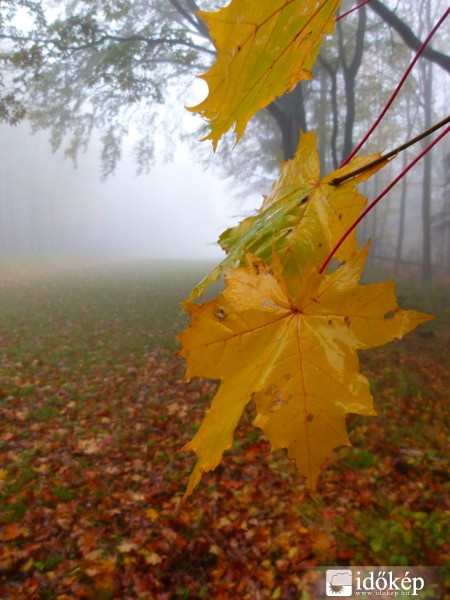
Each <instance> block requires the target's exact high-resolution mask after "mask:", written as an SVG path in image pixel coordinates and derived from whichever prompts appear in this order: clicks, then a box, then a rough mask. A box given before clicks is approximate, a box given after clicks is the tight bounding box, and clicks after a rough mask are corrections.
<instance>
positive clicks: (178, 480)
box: [0, 261, 450, 600]
mask: <svg viewBox="0 0 450 600" xmlns="http://www.w3.org/2000/svg"><path fill="white" fill-rule="evenodd" d="M207 268H208V265H206V264H204V263H187V262H181V263H172V262H163V263H156V262H150V261H141V262H133V263H125V262H124V263H116V264H108V263H105V264H103V265H102V264H90V263H89V262H87V263H86V264H84V265H83V266H82V268H80V267H77V266H76V265H75V264H73V263H72V262H67V261H56V262H55V261H53V262H52V261H48V262H42V261H40V262H33V263H30V262H29V261H19V262H17V261H15V262H14V263H11V262H10V261H9V262H3V263H0V282H1V283H2V285H1V288H0V305H1V316H0V376H1V381H0V419H1V420H0V526H1V530H0V598H2V599H9V598H12V599H14V598H60V599H66V598H67V599H68V598H95V599H100V600H101V599H109V598H143V599H144V598H151V599H153V598H155V599H166V598H208V599H209V598H214V599H215V598H219V599H220V598H249V599H253V598H255V599H258V598H282V599H291V598H292V599H296V598H302V599H303V600H308V599H309V598H311V599H314V598H315V596H314V581H313V579H314V577H313V573H314V572H313V571H311V570H308V567H314V566H316V565H330V566H331V565H340V566H341V565H399V564H400V565H419V564H422V565H424V564H428V565H445V564H446V563H447V564H448V561H449V559H450V547H449V543H448V540H449V538H450V536H449V505H448V485H449V484H448V463H446V462H445V457H446V453H447V452H448V445H447V444H448V421H446V419H447V416H446V409H447V400H448V389H449V380H448V378H449V375H448V374H449V373H450V364H449V362H450V359H449V353H448V348H449V334H448V325H449V308H448V286H446V285H445V284H444V283H440V284H436V285H434V286H431V287H426V288H425V287H422V286H420V285H418V284H416V283H414V281H413V280H411V279H406V280H404V281H400V285H399V288H400V289H399V296H400V299H401V304H402V305H403V306H405V307H411V308H415V309H418V310H424V311H425V312H434V313H435V314H438V316H439V318H438V319H437V320H436V321H433V322H430V323H427V324H425V325H424V326H422V327H421V328H419V329H418V330H417V331H415V332H413V333H412V334H409V335H408V336H407V337H406V338H405V339H404V340H403V341H402V342H400V343H393V344H391V345H389V346H386V347H384V348H379V349H376V350H372V351H370V352H365V353H361V354H360V357H361V363H362V371H363V372H364V373H365V374H366V375H367V376H368V377H369V379H370V380H371V382H372V388H373V393H374V396H375V403H376V407H377V409H378V411H379V416H378V417H377V418H367V417H364V418H363V417H356V416H351V417H350V418H349V429H350V437H351V440H352V442H353V447H352V448H350V449H348V448H345V449H341V450H339V451H338V452H336V453H335V454H334V455H333V456H332V457H331V458H330V459H329V460H328V461H327V464H326V465H325V468H324V470H323V472H322V475H321V478H320V481H319V486H318V489H317V494H316V497H315V498H314V499H311V498H309V497H308V496H307V495H306V494H305V489H304V487H303V485H302V482H301V481H300V480H299V478H298V476H297V475H296V472H295V469H294V467H293V465H291V464H290V462H289V461H288V460H287V459H286V458H285V456H284V455H283V454H282V453H276V454H274V455H271V454H270V449H269V446H268V444H267V442H266V441H265V440H264V438H263V437H262V436H261V435H260V434H259V433H258V430H255V429H254V428H253V427H252V425H251V421H252V411H251V409H249V410H248V411H247V412H246V413H245V415H244V418H243V419H242V423H241V425H240V427H239V429H238V433H237V436H236V443H235V447H234V448H233V449H232V450H231V451H230V452H229V453H227V455H226V457H225V459H224V461H223V464H222V465H221V466H220V467H219V468H218V469H216V471H215V472H213V473H210V474H208V475H205V477H204V480H203V481H202V484H201V485H200V486H199V488H198V489H197V490H196V491H195V493H194V495H193V496H192V497H191V498H189V500H188V501H187V503H186V504H185V505H184V506H182V507H181V508H179V501H180V498H181V495H182V493H183V490H184V488H185V485H186V481H187V476H188V475H189V472H190V470H191V468H192V466H193V463H194V460H193V457H192V456H191V455H189V454H186V453H181V452H180V451H179V450H180V448H181V446H182V445H183V444H184V443H185V442H186V441H188V440H189V439H190V438H191V437H192V436H193V434H194V432H195V430H196V428H197V426H198V424H199V423H200V421H201V419H202V417H203V414H204V411H205V409H206V407H207V406H208V403H209V401H210V399H211V397H212V396H213V394H214V391H215V387H216V385H215V383H214V382H209V381H203V380H193V381H191V382H189V383H185V382H184V381H183V364H182V362H181V361H180V360H179V359H178V358H177V357H176V356H174V354H173V353H174V350H175V349H176V343H175V339H174V338H175V335H176V334H177V333H178V332H179V331H180V330H181V329H182V328H183V327H184V325H185V324H186V316H185V315H182V314H180V311H179V305H178V302H179V301H181V300H182V299H183V298H184V297H185V296H186V295H187V293H188V292H189V289H190V287H191V286H192V285H193V284H194V283H196V281H198V280H199V279H200V278H201V277H202V275H203V274H205V273H206V271H207ZM428 597H429V596H428ZM435 597H436V598H441V597H442V591H440V592H439V591H436V595H435Z"/></svg>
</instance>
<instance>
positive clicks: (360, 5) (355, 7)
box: [336, 0, 370, 23]
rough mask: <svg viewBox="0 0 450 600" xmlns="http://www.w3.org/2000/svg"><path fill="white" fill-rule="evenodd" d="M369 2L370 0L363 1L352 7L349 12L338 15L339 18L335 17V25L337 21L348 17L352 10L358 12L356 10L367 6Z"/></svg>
mask: <svg viewBox="0 0 450 600" xmlns="http://www.w3.org/2000/svg"><path fill="white" fill-rule="evenodd" d="M369 2H370V0H364V2H361V4H358V6H354V7H353V8H351V9H350V10H348V11H347V12H345V13H344V14H343V15H339V17H336V23H337V22H338V21H340V20H341V19H343V18H344V17H346V16H347V15H349V14H350V13H352V12H353V11H354V10H358V8H361V7H363V6H364V5H365V4H368V3H369Z"/></svg>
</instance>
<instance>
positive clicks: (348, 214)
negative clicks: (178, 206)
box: [187, 132, 387, 302]
mask: <svg viewBox="0 0 450 600" xmlns="http://www.w3.org/2000/svg"><path fill="white" fill-rule="evenodd" d="M379 158H380V154H373V155H369V156H356V157H355V158H354V159H353V160H352V161H350V162H349V163H348V164H347V165H346V166H345V167H342V168H340V169H337V170H336V171H333V172H332V173H330V174H329V175H327V176H325V177H323V178H322V179H321V178H320V162H319V153H318V151H317V137H316V135H315V134H314V133H313V132H309V133H302V134H301V136H300V141H299V144H298V148H297V151H296V153H295V156H294V158H292V160H289V161H286V162H283V163H282V164H281V169H280V174H279V177H278V179H277V181H276V182H275V183H274V184H273V186H272V189H271V191H270V194H269V195H268V196H266V197H265V199H264V202H263V203H262V206H261V208H260V209H259V210H258V212H257V213H256V214H255V215H252V216H250V217H247V218H246V219H244V220H243V221H242V222H241V223H239V225H237V226H236V227H232V228H230V229H227V230H226V231H225V232H224V233H222V235H221V236H220V238H219V244H220V245H221V247H222V248H223V249H224V250H225V252H226V253H227V255H226V257H225V258H224V259H223V260H222V261H221V262H220V263H219V264H218V265H217V266H216V267H215V268H214V269H213V270H212V271H211V272H210V273H209V274H208V275H207V276H206V277H204V278H203V280H202V281H201V282H200V283H199V284H198V285H196V286H195V287H194V289H193V290H192V292H191V294H190V295H189V297H188V298H187V302H191V301H193V300H194V299H195V298H196V297H198V296H201V295H202V294H203V293H204V291H205V289H206V288H207V287H208V286H209V285H210V284H211V283H212V282H214V281H217V280H218V279H219V278H220V276H221V274H222V273H223V271H224V270H225V269H228V268H230V267H233V266H235V265H236V264H237V263H238V262H239V261H240V260H241V259H242V257H243V256H244V253H245V252H246V251H248V252H251V253H252V254H255V255H256V256H258V257H259V258H262V259H263V260H265V261H268V262H270V260H271V256H272V247H273V246H275V249H276V250H277V253H278V254H279V255H280V257H281V258H282V259H283V258H284V257H285V256H286V254H288V253H290V252H292V251H294V249H295V252H296V253H297V254H299V253H302V254H303V253H306V254H314V257H315V259H316V260H317V261H320V260H322V261H323V260H325V258H326V257H327V256H328V254H329V252H330V251H331V250H332V248H333V247H334V245H335V243H336V242H337V241H338V239H339V238H340V237H341V236H342V235H343V234H344V233H345V231H346V230H347V228H348V227H349V226H350V225H351V224H352V223H353V221H354V220H355V219H356V218H357V217H358V216H359V214H360V213H361V211H362V210H363V208H364V206H365V204H366V198H365V197H364V196H363V195H362V194H360V193H359V192H358V190H357V188H356V186H355V184H356V183H360V182H362V181H365V180H366V179H368V178H369V177H370V176H371V175H372V174H373V173H375V172H376V171H377V170H378V169H381V168H382V167H383V166H384V164H386V163H379V164H377V165H376V166H375V167H373V166H371V165H372V163H373V162H374V161H375V160H376V159H379ZM386 162H387V161H386ZM363 167H367V168H366V170H365V171H364V172H362V173H360V174H358V176H356V177H353V178H352V179H350V180H348V181H345V182H344V183H342V184H340V185H338V186H335V185H332V183H331V182H333V180H334V179H336V178H338V177H343V176H345V175H347V174H349V173H352V172H353V171H357V170H359V169H362V168H363ZM299 230H301V238H299V235H298V234H299ZM355 249H356V236H355V234H353V235H351V236H350V237H349V238H348V240H347V241H346V242H345V244H343V246H342V247H341V249H340V250H339V252H338V253H337V254H336V258H340V257H341V256H345V255H346V254H348V252H351V251H354V250H355Z"/></svg>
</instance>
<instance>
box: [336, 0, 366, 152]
mask: <svg viewBox="0 0 450 600" xmlns="http://www.w3.org/2000/svg"><path fill="white" fill-rule="evenodd" d="M366 25H367V12H366V8H365V6H363V7H362V8H360V9H359V10H358V27H357V30H356V34H355V50H354V53H353V57H352V59H351V61H350V62H347V59H346V58H347V57H346V52H345V41H344V39H343V33H342V26H341V22H340V21H339V22H338V28H337V30H338V40H339V54H340V55H341V57H342V69H343V73H344V84H345V101H346V109H347V110H346V115H345V123H344V142H343V146H342V160H345V159H346V158H347V156H348V155H349V154H350V153H351V151H352V150H353V129H354V125H355V118H356V103H355V82H356V77H357V75H358V71H359V68H360V66H361V62H362V57H363V53H364V36H365V33H366Z"/></svg>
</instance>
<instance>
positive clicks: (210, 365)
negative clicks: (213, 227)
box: [180, 0, 432, 496]
mask: <svg viewBox="0 0 450 600" xmlns="http://www.w3.org/2000/svg"><path fill="white" fill-rule="evenodd" d="M339 5H340V1H330V0H324V1H322V2H315V1H314V2H309V1H308V2H304V1H302V2H296V1H291V2H285V1H282V2H277V3H275V4H273V3H263V4H260V3H258V4H256V3H255V2H244V5H243V6H242V3H240V2H237V1H236V0H235V1H234V2H232V3H231V4H230V5H229V6H228V7H226V8H224V9H222V10H221V11H218V12H217V13H207V14H205V13H203V15H202V16H203V18H204V19H205V21H206V22H207V24H208V25H209V27H210V32H211V36H212V39H213V41H214V43H215V45H216V48H217V52H218V57H217V61H216V63H215V64H214V65H213V66H212V67H211V69H210V71H208V73H206V74H205V75H204V78H205V80H206V81H207V83H208V86H209V94H208V97H207V98H206V99H205V100H204V101H203V102H202V103H201V104H200V105H198V106H197V107H194V109H192V110H195V111H197V112H199V113H200V114H202V115H203V116H204V117H205V118H206V119H207V120H208V121H209V122H210V125H211V133H210V135H209V136H208V138H210V139H212V140H213V146H214V147H215V146H216V145H217V143H218V141H219V139H220V137H221V135H222V134H223V133H224V131H226V130H228V129H229V128H230V127H231V126H232V125H233V124H235V131H236V132H237V134H238V139H239V137H240V136H241V135H242V134H243V132H244V129H245V125H246V123H247V121H248V120H249V118H250V117H251V115H252V114H254V113H255V112H256V111H257V110H258V109H260V108H261V107H263V106H266V105H267V104H268V103H269V102H270V101H272V100H273V99H274V98H275V97H276V96H277V95H280V94H281V93H283V92H284V91H285V90H286V89H290V88H291V87H292V86H293V82H294V83H296V82H297V81H298V80H300V79H302V78H305V77H310V71H309V69H310V67H311V65H312V63H313V62H314V59H315V57H316V55H317V53H318V50H319V48H320V43H321V40H322V38H323V35H324V33H326V32H328V33H329V32H331V31H332V29H333V25H334V19H335V15H336V11H337V9H338V7H339ZM379 158H380V155H377V156H366V157H355V158H353V160H351V161H349V162H348V164H346V165H345V166H343V167H341V168H340V169H337V170H336V171H334V172H333V173H330V174H329V175H327V176H326V177H323V178H322V179H321V178H320V165H319V157H318V153H317V149H316V139H315V135H314V134H313V133H307V134H305V133H302V135H301V136H300V142H299V146H298V149H297V153H296V155H295V157H294V158H293V159H292V160H291V161H289V162H287V163H284V164H282V167H281V171H280V176H279V178H278V180H277V182H276V183H275V184H274V185H273V187H272V190H271V193H270V194H269V196H268V197H267V198H265V200H264V202H263V204H262V206H261V208H260V210H259V211H258V212H257V214H256V215H254V216H251V217H248V218H247V219H245V220H244V221H242V222H241V223H240V224H239V225H238V226H237V227H234V228H232V229H230V230H227V231H226V232H224V233H223V234H222V236H221V237H220V238H219V243H220V245H221V246H222V248H223V249H224V250H225V252H226V254H227V255H226V257H225V258H224V260H223V261H222V262H221V263H220V264H219V265H218V266H217V267H216V268H215V269H213V271H212V272H211V273H210V274H209V275H207V276H206V277H205V278H204V279H203V281H201V282H200V283H199V284H198V285H197V286H196V287H195V288H194V289H193V291H192V293H191V295H190V296H189V297H188V299H187V301H186V302H185V307H186V308H187V310H188V311H189V313H190V317H191V324H190V327H189V328H188V329H187V330H186V331H185V332H184V333H182V334H181V336H180V341H181V351H180V354H181V356H182V357H184V358H185V360H186V376H187V378H192V377H195V376H201V377H208V378H211V379H216V380H220V381H221V385H220V387H219V390H218V392H217V394H216V396H215V397H214V399H213V401H212V404H211V408H210V409H209V410H208V412H207V413H206V416H205V418H204V421H203V423H202V425H201V427H200V428H199V430H198V432H197V433H196V435H195V437H194V438H193V440H192V441H190V442H189V443H188V444H186V445H185V447H184V449H186V450H191V451H193V452H195V453H196V455H197V458H198V460H197V464H196V466H195V468H194V470H193V472H192V474H191V477H190V480H189V484H188V487H187V490H186V495H187V496H188V495H190V494H191V493H192V491H193V489H194V488H195V486H196V485H197V484H198V483H199V481H200V479H201V477H202V475H203V473H205V472H207V471H209V470H212V469H214V468H216V467H217V465H218V464H219V463H220V461H221V459H222V456H223V453H224V451H225V450H228V449H229V448H230V447H231V446H232V443H233V432H234V430H235V428H236V426H237V424H238V422H239V419H240V418H241V415H242V412H243V410H244V408H245V407H246V405H247V404H248V403H249V402H250V401H251V400H252V401H253V402H254V403H255V406H256V418H255V419H254V425H256V426H257V427H259V428H261V429H262V431H263V432H264V434H265V435H266V436H267V438H268V440H269V441H270V442H271V444H272V449H273V450H276V449H278V448H287V451H288V455H289V457H290V458H291V459H292V460H293V462H295V464H296V467H297V469H298V471H299V473H300V474H301V475H302V476H304V477H305V478H306V484H307V487H308V488H309V489H310V490H313V489H314V488H315V487H316V483H317V478H318V474H319V468H320V466H321V465H322V463H323V462H324V460H325V458H326V457H327V456H328V454H329V453H330V452H331V451H332V450H333V449H334V448H337V447H339V446H345V445H349V444H350V442H349V439H348V436H347V432H346V424H345V419H346V415H347V414H348V413H358V414H364V415H374V414H375V411H374V409H373V403H372V395H371V393H370V390H369V384H368V381H367V379H366V378H365V377H364V376H363V375H362V374H360V373H359V363H358V356H357V351H358V350H361V349H366V348H370V347H373V346H378V345H381V344H386V343H387V342H389V341H391V340H392V339H394V338H397V339H400V338H401V337H403V336H404V335H405V334H406V333H408V332H409V331H411V330H412V329H414V328H415V327H416V326H417V325H418V324H420V323H422V322H424V321H427V320H429V319H430V318H432V317H430V316H428V315H424V314H420V313H417V312H415V311H403V310H401V309H400V308H399V307H398V304H397V301H396V298H395V292H394V285H393V284H392V283H383V284H378V285H366V286H360V285H358V282H359V279H360V277H361V273H362V269H363V266H364V263H365V259H366V256H367V252H368V246H367V247H366V248H364V249H362V250H359V249H358V244H357V239H356V234H355V231H354V230H353V231H351V233H350V234H349V228H351V226H352V224H353V223H354V222H355V220H356V219H357V218H358V217H359V215H360V214H361V212H362V210H363V208H364V206H365V204H366V198H365V197H364V196H363V195H362V194H360V193H359V192H358V190H357V188H356V184H357V183H359V182H361V181H364V180H365V179H367V178H368V177H369V176H370V175H372V174H373V173H374V172H375V171H376V170H378V169H379V168H382V166H384V164H386V161H382V160H381V161H380V160H377V161H375V159H379ZM374 163H375V164H376V166H373V164H374ZM353 174H354V175H353ZM336 181H339V182H340V183H339V184H338V185H336V183H335V182H336ZM341 240H344V241H343V243H341V244H340V245H339V247H337V246H338V243H339V242H340V241H341ZM331 253H334V258H335V259H336V261H338V263H339V265H340V266H339V268H337V270H335V271H334V272H329V273H328V272H326V271H325V272H323V270H324V266H326V265H327V264H328V262H329V257H330V255H331ZM222 273H223V275H224V278H225V283H226V290H225V291H224V292H222V293H221V294H220V296H219V297H218V298H217V299H215V300H212V301H210V302H207V303H205V304H203V305H200V306H199V305H198V304H195V303H194V302H193V301H194V300H195V299H196V298H197V296H199V295H201V294H202V293H203V292H204V290H205V289H206V288H207V287H208V285H209V284H210V283H211V282H213V281H215V280H217V279H218V278H219V277H220V276H221V274H222Z"/></svg>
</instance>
